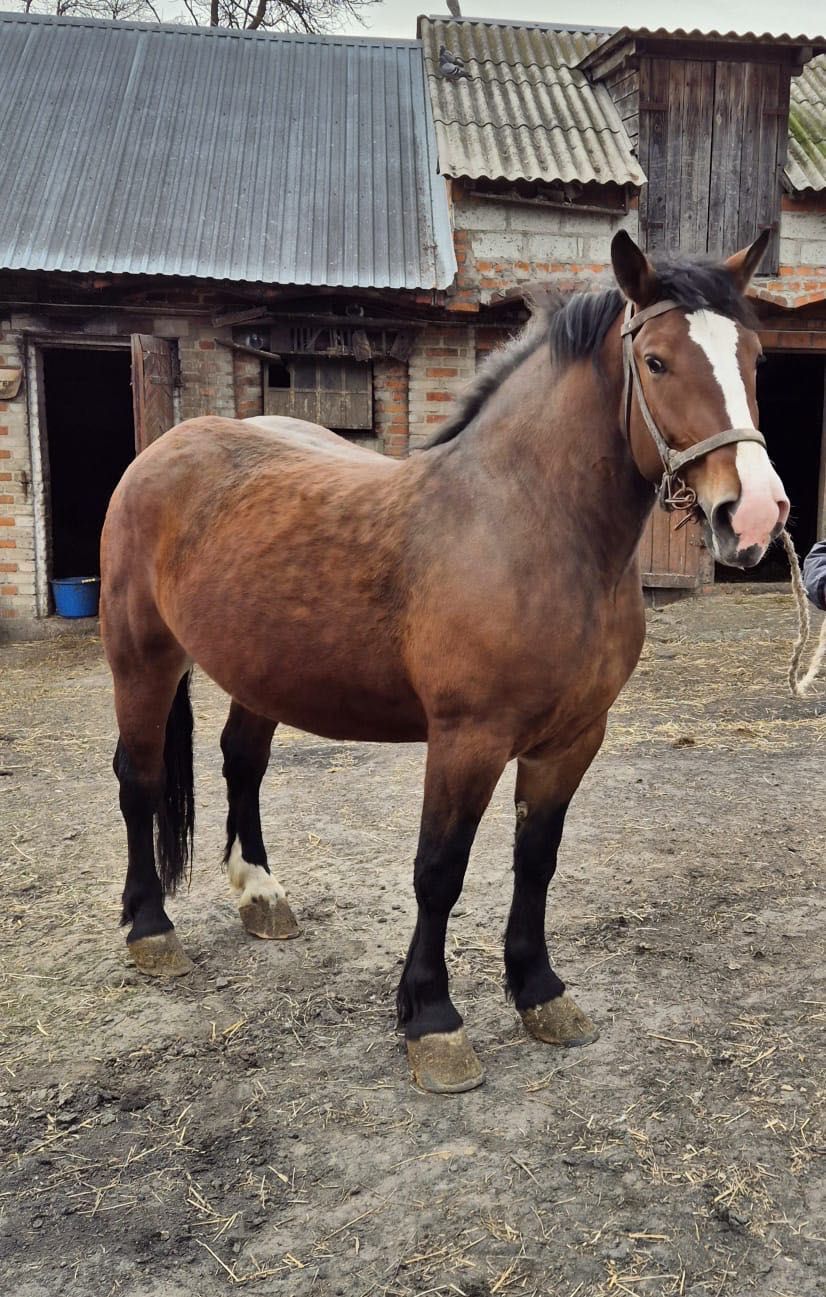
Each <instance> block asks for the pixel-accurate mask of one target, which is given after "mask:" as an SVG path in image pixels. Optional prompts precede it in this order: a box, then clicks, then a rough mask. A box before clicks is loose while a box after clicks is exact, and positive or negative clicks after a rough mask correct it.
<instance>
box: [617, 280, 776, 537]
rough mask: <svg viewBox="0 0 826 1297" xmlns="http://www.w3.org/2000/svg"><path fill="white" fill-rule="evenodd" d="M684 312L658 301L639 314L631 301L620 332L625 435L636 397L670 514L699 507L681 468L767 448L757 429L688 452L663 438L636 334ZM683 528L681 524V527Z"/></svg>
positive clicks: (729, 431) (735, 431)
mask: <svg viewBox="0 0 826 1297" xmlns="http://www.w3.org/2000/svg"><path fill="white" fill-rule="evenodd" d="M680 309H681V307H680V304H679V302H673V301H671V300H670V299H669V298H666V299H665V300H664V301H662V302H655V303H654V305H653V306H646V307H644V308H643V310H641V311H635V310H634V304H633V302H628V304H627V305H626V308H625V318H624V320H623V324H622V329H621V331H620V336H621V337H622V368H623V391H622V424H623V429H622V430H623V435H624V436H625V439H626V441H628V440H629V435H630V429H631V402H632V398H633V397H636V398H637V405H638V406H639V409H640V414H641V415H642V417H643V421H644V423H645V426H646V428H647V429H648V431H649V433H650V434H651V438H652V440H653V442H654V445H655V446H656V447H657V451H658V453H659V456H660V459H661V461H662V466H663V475H662V479H661V481H660V485H659V492H658V494H659V499H660V504H661V505H662V507H663V508H664V509H666V510H668V511H669V512H670V511H673V510H675V509H689V510H690V509H693V508H694V507H695V506H696V504H697V494H696V492H695V491H694V490H693V489H692V488H691V487H690V486H687V485H686V483H685V482H684V481H683V479H682V478H681V477H679V476H678V474H679V472H680V469H682V468H685V466H686V464H692V463H693V462H694V461H695V460H697V459H702V458H703V457H704V456H705V455H710V454H711V452H712V451H713V450H719V449H720V447H721V446H731V445H733V444H734V443H736V442H740V441H756V442H758V444H759V445H761V446H765V445H766V439H765V437H764V436H763V434H762V432H758V431H757V429H756V428H726V429H724V431H723V432H717V433H715V434H714V436H713V437H706V438H705V439H704V440H703V441H698V442H695V444H694V445H693V446H689V447H688V448H687V449H686V450H674V449H673V448H672V447H671V446H669V444H668V442H667V441H666V440H665V438H664V437H663V435H662V433H661V432H660V430H659V428H658V427H657V424H656V421H655V419H654V416H653V414H652V413H651V410H650V408H649V405H648V402H647V401H646V399H645V393H644V392H643V390H642V381H641V379H640V374H639V370H638V368H637V361H636V357H635V356H634V334H635V333H636V332H637V330H638V329H641V328H642V326H643V325H644V324H645V323H647V321H648V320H653V319H654V318H655V317H656V316H658V315H665V313H666V312H667V311H678V310H680ZM689 516H690V515H687V516H686V518H685V519H684V520H683V521H684V522H687V521H688V517H689ZM682 525H683V524H682V523H680V526H682Z"/></svg>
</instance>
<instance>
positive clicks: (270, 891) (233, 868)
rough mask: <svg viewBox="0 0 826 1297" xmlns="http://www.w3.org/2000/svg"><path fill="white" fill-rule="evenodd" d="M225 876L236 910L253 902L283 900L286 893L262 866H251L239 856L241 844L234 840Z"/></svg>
mask: <svg viewBox="0 0 826 1297" xmlns="http://www.w3.org/2000/svg"><path fill="white" fill-rule="evenodd" d="M227 875H228V877H229V881H230V885H231V887H232V890H233V891H234V892H235V895H236V898H237V901H238V908H239V910H240V909H242V908H243V907H244V906H245V905H251V904H252V902H253V901H271V902H272V903H273V904H275V902H276V901H282V900H284V899H285V897H286V895H287V893H286V892H285V891H284V888H283V887H282V886H281V884H280V883H279V882H278V879H276V878H273V876H272V874H270V873H268V872H267V870H266V869H265V868H264V867H263V865H253V864H252V863H251V862H250V861H249V860H245V859H244V857H243V856H242V855H241V844H240V843H239V842H238V840H237V839H236V841H235V842H233V844H232V850H231V851H230V853H229V860H228V861H227Z"/></svg>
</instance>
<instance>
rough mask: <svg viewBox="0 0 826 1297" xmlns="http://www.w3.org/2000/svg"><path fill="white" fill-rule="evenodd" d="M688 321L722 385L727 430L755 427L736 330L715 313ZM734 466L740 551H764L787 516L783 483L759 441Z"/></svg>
mask: <svg viewBox="0 0 826 1297" xmlns="http://www.w3.org/2000/svg"><path fill="white" fill-rule="evenodd" d="M687 320H688V334H689V337H690V338H691V340H692V342H696V344H697V346H698V347H700V348H701V350H702V351H703V352H704V353H705V355H706V357H707V358H708V361H709V363H710V365H711V369H712V372H713V374H714V377H715V378H716V379H717V382H718V383H719V385H720V391H721V392H722V394H723V402H724V404H725V408H726V418H727V419H728V421H729V427H731V428H754V422H753V420H752V417H751V410H750V409H749V399H748V394H747V392H746V385H745V383H744V382H743V374H742V372H741V369H740V362H739V360H738V358H737V325H736V324H735V323H734V321H733V320H729V319H727V317H726V316H724V315H718V314H717V313H716V312H715V311H692V312H691V314H690V315H689V316H687ZM721 431H722V429H721ZM735 465H736V468H737V475H738V477H739V478H740V500H739V503H738V505H737V508H736V509H735V510H734V512H733V513H732V515H731V523H732V526H733V528H734V532H735V535H736V536H737V539H738V541H739V545H740V548H741V549H749V548H750V547H751V546H752V545H759V546H760V547H761V549H765V548H766V546H767V545H768V543H769V539H770V537H771V533H772V531H773V530H774V528H775V526H776V525H777V523H778V521H781V522H785V521H786V518H787V517H788V512H789V501H788V499H787V498H786V493H785V491H784V489H783V483H782V482H781V481H780V478H779V477H778V475H777V473H775V471H774V469H773V468H772V466H771V462H770V460H769V457H768V455H767V454H766V451H765V449H764V447H763V446H760V445H758V443H757V442H756V441H740V442H738V443H737V450H736V455H735Z"/></svg>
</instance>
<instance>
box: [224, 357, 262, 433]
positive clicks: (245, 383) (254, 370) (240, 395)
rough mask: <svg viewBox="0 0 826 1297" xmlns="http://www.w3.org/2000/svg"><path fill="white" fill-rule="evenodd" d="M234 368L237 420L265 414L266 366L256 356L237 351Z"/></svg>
mask: <svg viewBox="0 0 826 1297" xmlns="http://www.w3.org/2000/svg"><path fill="white" fill-rule="evenodd" d="M232 368H233V378H234V381H235V415H236V418H238V419H254V418H255V416H256V415H257V414H263V413H264V372H263V370H264V366H263V364H262V362H261V361H260V360H257V359H256V357H255V356H248V355H246V354H245V353H244V352H243V351H235V352H233V357H232Z"/></svg>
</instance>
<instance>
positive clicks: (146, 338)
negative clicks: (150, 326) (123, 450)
mask: <svg viewBox="0 0 826 1297" xmlns="http://www.w3.org/2000/svg"><path fill="white" fill-rule="evenodd" d="M175 359H176V352H175V343H174V342H170V341H169V339H168V338H156V337H154V336H153V335H152V334H151V333H133V334H132V410H133V413H134V417H135V448H136V450H137V452H138V454H140V452H141V451H142V450H145V449H146V447H147V446H148V445H150V443H151V442H153V441H156V440H157V438H158V437H160V436H162V435H163V433H165V432H168V431H169V429H170V428H171V427H172V425H173V424H174V422H175V407H174V389H175V371H176V366H175Z"/></svg>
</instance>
